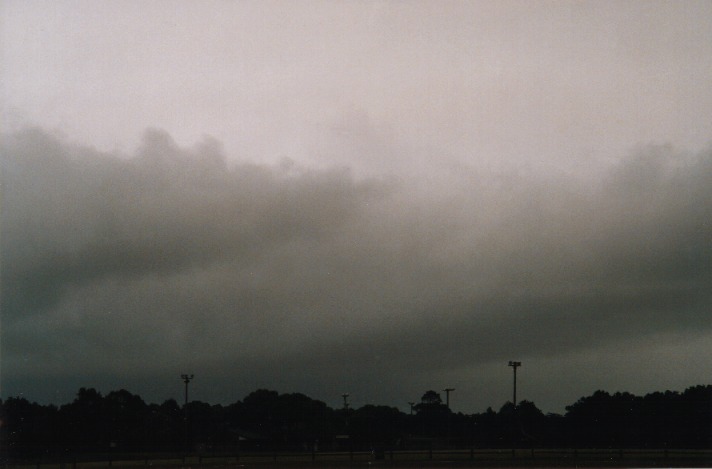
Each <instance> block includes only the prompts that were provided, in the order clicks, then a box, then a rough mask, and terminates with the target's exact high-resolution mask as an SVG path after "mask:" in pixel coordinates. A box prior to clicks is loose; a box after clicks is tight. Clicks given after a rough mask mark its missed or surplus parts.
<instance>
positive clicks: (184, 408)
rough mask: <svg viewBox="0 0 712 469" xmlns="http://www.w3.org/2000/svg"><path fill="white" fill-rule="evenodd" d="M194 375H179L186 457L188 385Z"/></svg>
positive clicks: (187, 446)
mask: <svg viewBox="0 0 712 469" xmlns="http://www.w3.org/2000/svg"><path fill="white" fill-rule="evenodd" d="M194 376H195V375H192V374H190V375H187V374H186V375H180V377H181V379H182V380H183V382H184V383H185V405H184V406H183V420H184V422H185V454H186V455H187V454H188V452H189V451H190V445H189V443H188V384H189V383H190V381H191V380H192V379H193V378H194Z"/></svg>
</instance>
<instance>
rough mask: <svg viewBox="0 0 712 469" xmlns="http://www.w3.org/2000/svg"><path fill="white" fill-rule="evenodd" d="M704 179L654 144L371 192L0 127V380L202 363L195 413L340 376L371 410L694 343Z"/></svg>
mask: <svg viewBox="0 0 712 469" xmlns="http://www.w3.org/2000/svg"><path fill="white" fill-rule="evenodd" d="M710 180H712V153H710V151H706V152H702V153H700V154H697V155H690V154H683V153H679V152H676V151H675V150H674V149H672V148H668V147H646V148H641V149H639V150H637V151H636V152H634V153H633V154H632V155H629V156H627V157H625V158H624V159H622V160H621V161H620V163H619V164H617V165H613V166H610V167H608V168H605V170H600V171H598V172H596V173H595V174H591V175H584V176H579V177H577V178H570V179H565V178H556V177H539V176H535V175H533V174H527V173H524V172H520V173H516V172H506V173H505V172H499V173H493V174H483V173H478V172H476V171H475V170H473V169H471V168H468V167H467V166H462V167H461V168H458V169H456V170H453V168H452V167H449V168H430V169H429V170H428V171H427V172H424V173H418V172H417V171H411V172H408V173H400V174H398V173H393V174H390V175H384V176H380V177H374V178H372V179H364V178H357V177H355V176H353V175H352V174H351V173H350V172H349V171H348V170H347V169H333V170H314V169H308V168H303V167H301V166H299V165H298V164H297V163H293V162H289V161H285V162H284V163H283V164H282V165H278V166H270V165H258V164H248V163H238V164H228V163H227V162H226V159H225V157H224V155H223V152H222V149H221V146H220V144H219V142H216V141H214V140H212V139H209V138H206V139H205V140H204V141H203V142H201V143H199V144H197V145H195V146H194V147H192V148H182V147H179V146H178V145H176V143H175V142H173V140H172V139H171V137H170V136H169V135H167V134H166V133H164V132H162V131H158V130H149V131H147V132H146V134H145V135H144V139H143V143H142V145H141V147H140V148H139V149H138V150H137V152H136V154H135V155H133V156H131V157H129V156H126V155H114V154H106V153H100V152H98V151H95V150H93V149H91V148H87V147H82V146H78V145H73V144H69V143H67V142H65V141H63V140H61V139H58V138H55V137H53V136H51V135H49V134H47V133H46V132H44V131H42V130H37V129H35V130H27V131H23V132H20V133H17V134H13V135H9V136H7V137H6V138H5V139H3V145H2V191H3V192H2V197H3V199H2V233H1V234H2V238H1V241H2V313H3V315H2V321H3V323H2V326H3V349H4V350H3V380H4V383H3V384H4V386H5V387H6V388H9V389H10V390H11V391H10V392H13V391H17V390H18V389H19V387H21V386H20V385H19V384H16V385H15V387H13V382H14V383H35V384H33V386H37V387H40V386H41V385H40V384H37V383H42V382H43V381H42V380H43V379H44V378H43V377H47V379H50V378H52V379H61V378H63V377H64V378H65V381H67V382H72V383H74V382H77V381H78V380H79V378H78V377H82V376H85V377H87V379H90V378H89V377H94V379H99V378H97V377H99V376H101V377H102V378H101V379H102V380H103V381H102V382H105V383H108V384H107V386H118V385H121V383H124V382H132V383H140V384H137V386H139V387H141V386H143V388H142V389H153V388H152V386H153V385H152V384H150V380H151V379H154V380H155V379H158V377H159V376H163V375H162V374H161V373H164V374H166V375H167V376H173V375H172V374H171V373H175V372H176V371H180V370H185V369H198V368H199V369H200V370H202V371H201V373H202V376H203V377H204V380H205V382H210V383H211V385H212V386H211V390H210V391H207V390H206V391H205V398H206V399H215V400H220V399H222V400H226V399H236V398H238V397H240V395H239V394H238V395H235V394H234V393H235V391H234V389H235V388H236V387H238V388H240V389H243V392H244V393H246V392H249V391H251V390H252V389H250V386H266V387H275V386H280V387H281V389H283V390H286V391H292V390H294V391H297V390H298V391H307V392H309V393H311V394H313V395H314V396H315V397H317V398H324V394H336V393H338V392H341V391H343V389H344V388H343V385H344V384H345V385H347V386H350V389H352V390H353V389H355V387H357V386H358V387H360V388H361V389H363V392H364V393H365V392H370V393H372V399H373V400H376V401H378V400H379V396H389V397H394V393H395V391H393V390H392V387H393V386H395V383H398V385H399V386H402V387H403V388H408V389H409V391H408V392H411V393H412V392H416V391H418V390H419V389H416V390H415V391H413V390H410V387H412V386H418V385H419V384H414V383H421V382H423V380H424V379H426V378H423V377H427V376H428V375H435V374H437V375H442V374H443V373H445V374H447V372H448V370H452V371H453V372H454V371H456V370H462V369H470V370H474V369H477V368H478V367H479V366H485V365H486V364H488V363H491V362H493V361H497V360H506V359H508V358H512V357H513V356H516V357H537V356H539V357H565V356H567V354H573V353H577V352H580V351H584V350H595V349H602V348H606V347H611V346H617V345H616V344H620V343H622V342H623V341H626V340H631V339H635V340H638V339H641V338H643V339H644V338H645V337H658V336H660V334H663V335H664V334H676V333H681V334H688V333H689V334H694V335H699V334H707V333H709V332H710V331H709V329H710V326H711V325H712V324H711V323H710V321H709V320H708V317H707V312H708V311H709V307H710V304H711V303H712V297H711V295H710V292H709V288H708V285H709V284H710V280H711V279H710V274H711V272H712V268H711V267H710V266H712V247H711V245H710V242H709V240H710V239H712V226H710V220H712V213H710V211H711V210H712V187H711V186H710V184H709V181H710ZM346 364H347V365H348V366H345V365H346ZM149 376H150V377H151V378H149ZM70 378H71V379H70ZM116 383H119V384H116ZM92 384H93V383H91V382H87V383H84V385H92ZM691 384H692V383H691ZM384 387H390V388H391V389H390V390H388V391H385V390H384ZM136 390H137V391H139V392H141V389H136ZM420 391H424V390H420ZM23 392H29V391H28V390H25V391H23ZM35 392H36V393H37V394H38V395H40V394H41V391H36V390H35ZM211 393H212V394H211ZM322 393H323V394H322ZM389 393H390V394H389ZM45 395H46V394H45ZM491 404H494V403H491ZM471 410H477V409H471Z"/></svg>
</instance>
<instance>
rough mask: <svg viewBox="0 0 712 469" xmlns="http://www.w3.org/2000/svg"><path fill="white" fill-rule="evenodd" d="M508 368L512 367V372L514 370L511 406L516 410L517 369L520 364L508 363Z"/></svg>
mask: <svg viewBox="0 0 712 469" xmlns="http://www.w3.org/2000/svg"><path fill="white" fill-rule="evenodd" d="M509 366H511V367H512V370H514V392H513V396H512V404H514V408H515V409H516V408H517V367H519V366H522V362H513V361H510V362H509Z"/></svg>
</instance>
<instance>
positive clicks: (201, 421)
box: [0, 385, 712, 458]
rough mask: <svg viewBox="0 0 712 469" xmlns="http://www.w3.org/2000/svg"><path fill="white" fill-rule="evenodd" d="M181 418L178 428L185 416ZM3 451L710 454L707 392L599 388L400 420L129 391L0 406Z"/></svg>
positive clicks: (432, 403)
mask: <svg viewBox="0 0 712 469" xmlns="http://www.w3.org/2000/svg"><path fill="white" fill-rule="evenodd" d="M186 415H187V416H188V424H187V425H186V421H185V417H186ZM0 419H1V426H0V432H1V435H2V442H1V443H2V448H3V449H4V450H7V454H10V455H11V457H16V458H30V457H45V456H46V457H56V456H67V455H75V457H76V455H82V454H91V453H95V454H96V453H106V452H111V451H115V452H121V453H129V452H147V451H151V452H160V451H166V452H168V451H170V452H181V451H190V452H213V453H217V452H239V451H256V450H269V451H275V450H290V451H338V450H362V449H372V448H379V447H380V448H391V449H427V448H430V449H433V448H448V447H450V448H455V447H459V448H466V447H470V448H503V447H518V448H528V447H531V448H535V447H537V448H547V447H559V448H563V447H568V448H671V449H672V448H709V447H710V446H711V445H712V385H708V386H695V387H691V388H688V389H686V390H685V391H684V392H682V393H680V392H671V391H666V392H655V393H652V394H647V395H645V396H643V397H640V396H635V395H633V394H629V393H620V392H619V393H615V394H609V393H607V392H604V391H596V392H595V393H593V394H592V395H591V396H588V397H583V398H581V399H579V400H578V401H577V402H575V403H574V404H572V405H570V406H568V407H566V413H565V414H564V415H558V414H544V413H543V412H542V411H541V410H539V409H538V408H537V407H536V406H535V405H534V403H533V402H529V401H521V402H520V403H519V404H518V405H517V406H516V407H515V406H514V405H513V404H512V403H511V402H507V403H506V404H505V405H504V406H502V408H501V409H500V410H499V411H494V410H492V409H491V408H488V409H487V410H486V411H485V412H483V413H479V414H477V413H476V414H471V415H466V414H462V413H453V412H451V411H450V409H449V408H448V407H447V406H446V405H445V404H444V403H443V402H442V400H441V398H440V395H439V394H438V393H436V392H434V391H428V392H426V393H425V394H424V395H423V397H422V399H421V402H420V403H418V404H416V405H414V406H413V407H412V409H409V412H408V413H404V412H401V411H399V410H398V409H396V408H394V407H387V406H379V405H366V406H363V407H361V408H357V409H350V408H346V409H332V408H330V407H328V406H327V405H326V404H325V403H323V402H321V401H318V400H314V399H311V398H309V397H307V396H305V395H303V394H298V393H293V394H279V393H277V392H275V391H269V390H264V389H260V390H257V391H255V392H252V393H251V394H249V395H248V396H247V397H245V398H244V399H243V400H242V401H238V402H235V403H234V404H230V405H225V406H224V405H210V404H207V403H204V402H200V401H192V402H190V403H188V405H187V407H185V406H181V405H179V404H178V403H177V402H176V401H175V400H173V399H170V400H167V401H165V402H164V403H162V404H160V405H159V404H147V403H146V402H144V401H143V399H141V397H139V396H137V395H135V394H132V393H130V392H129V391H126V390H119V391H112V392H110V393H108V394H106V395H102V394H101V393H99V392H98V391H96V390H95V389H87V388H81V389H80V390H79V392H78V393H77V395H76V398H75V399H74V401H73V402H71V403H69V404H65V405H62V406H60V407H57V406H55V405H40V404H37V403H32V402H30V401H28V400H26V399H24V398H22V397H11V398H8V399H6V400H5V401H0Z"/></svg>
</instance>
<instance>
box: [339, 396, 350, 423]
mask: <svg viewBox="0 0 712 469" xmlns="http://www.w3.org/2000/svg"><path fill="white" fill-rule="evenodd" d="M341 397H343V398H344V423H345V424H346V430H347V431H348V428H349V393H347V392H346V393H344V394H342V395H341Z"/></svg>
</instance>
